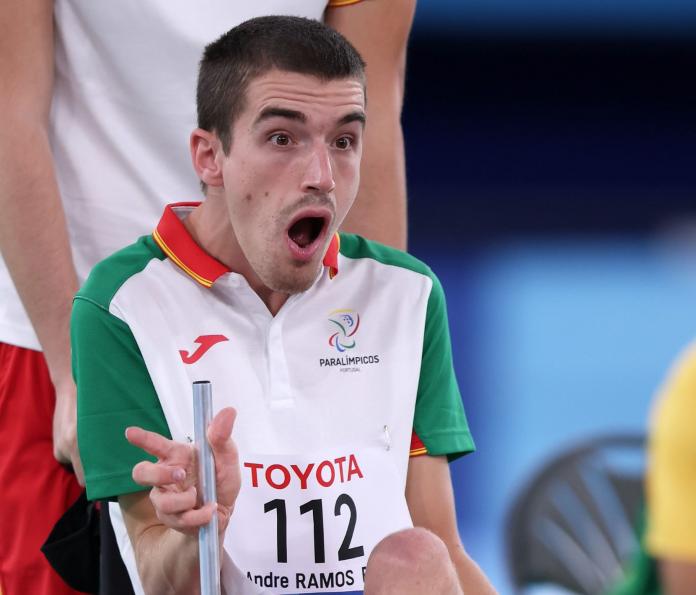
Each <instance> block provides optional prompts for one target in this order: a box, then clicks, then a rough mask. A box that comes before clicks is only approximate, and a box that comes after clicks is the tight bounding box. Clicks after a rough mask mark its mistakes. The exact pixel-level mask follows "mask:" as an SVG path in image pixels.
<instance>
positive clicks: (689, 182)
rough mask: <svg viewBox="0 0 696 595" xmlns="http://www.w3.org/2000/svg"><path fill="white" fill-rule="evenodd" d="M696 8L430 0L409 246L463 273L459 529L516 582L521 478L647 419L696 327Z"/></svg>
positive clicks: (414, 74)
mask: <svg viewBox="0 0 696 595" xmlns="http://www.w3.org/2000/svg"><path fill="white" fill-rule="evenodd" d="M551 5H553V7H555V8H550V7H551ZM559 6H562V7H563V8H564V11H560V10H557V8H558V7H559ZM581 11H582V12H584V14H583V15H581V14H580V12H581ZM622 11H623V12H622ZM657 12H659V13H661V14H660V15H657ZM627 15H628V17H629V18H627V19H624V17H626V16H627ZM650 15H653V16H655V15H657V16H655V18H653V16H650ZM441 18H447V19H449V22H450V24H452V26H451V27H445V28H444V29H443V28H442V27H441V26H440V25H438V26H437V27H435V26H433V24H434V23H435V22H436V21H437V20H438V19H441ZM592 19H595V20H594V21H593V20H592ZM530 23H532V24H533V25H534V27H533V28H530V26H528V25H530ZM592 23H594V24H592ZM598 23H599V26H598V27H597V26H595V25H597V24H598ZM622 23H623V24H624V25H627V26H626V27H623V28H622V27H621V26H619V25H621V24H622ZM633 23H640V28H636V29H635V30H633V33H635V35H633V34H631V35H626V33H631V32H630V31H629V30H628V29H629V28H630V27H629V26H632V24H633ZM679 23H682V24H687V23H688V24H689V27H690V30H689V31H688V32H686V33H685V29H683V30H681V31H680V32H677V29H678V28H679V27H678V25H679ZM694 23H696V3H692V2H690V3H689V4H688V5H687V4H686V3H678V2H659V3H658V2H630V3H629V2H628V0H625V1H621V2H619V1H617V2H613V3H609V2H599V1H597V2H594V1H593V2H580V1H579V0H578V1H574V2H571V1H570V0H568V1H566V2H562V3H558V2H551V0H548V1H544V0H536V1H531V2H526V3H525V2H503V1H502V0H489V1H487V2H479V1H478V0H475V1H473V2H454V1H452V2H445V1H444V0H439V1H430V2H421V3H419V8H418V13H417V22H416V27H415V34H414V36H413V40H412V44H411V47H410V54H409V56H410V59H409V67H408V77H407V99H406V109H405V113H404V126H405V130H406V140H407V159H408V176H409V196H410V215H411V227H410V246H411V250H412V252H414V253H415V254H416V255H417V256H420V257H422V258H423V259H424V260H426V261H427V262H428V263H429V264H431V266H432V267H433V269H434V270H435V272H436V273H437V274H438V275H439V276H440V278H441V279H442V281H443V285H444V287H445V291H446V292H447V296H448V302H449V312H450V322H451V329H452V339H453V349H454V356H455V366H456V369H457V375H458V378H459V381H460V386H461V389H462V394H463V398H464V401H465V406H466V409H467V413H468V416H469V421H470V424H471V427H472V431H473V432H474V437H475V439H476V442H477V446H478V451H477V452H476V453H475V454H474V455H472V456H470V457H466V458H464V459H463V460H460V461H458V462H456V463H455V464H453V466H452V472H453V475H454V480H455V488H456V494H457V506H458V516H459V523H460V530H461V533H462V536H463V539H464V542H465V545H466V546H467V548H468V549H469V551H470V552H471V553H472V554H473V556H474V557H475V558H476V559H477V560H478V561H479V562H480V563H481V565H482V566H483V568H484V570H485V571H486V572H487V573H488V574H489V576H491V578H492V579H493V581H494V583H495V585H496V586H497V587H498V588H499V590H500V592H501V593H503V594H505V593H509V592H510V585H509V583H508V582H507V576H506V573H505V565H504V556H503V538H502V529H503V518H504V514H505V511H506V509H507V507H508V506H509V504H510V500H511V498H512V497H513V495H514V494H515V492H516V490H518V489H519V487H520V484H521V482H523V481H524V480H525V479H526V478H527V477H528V476H529V474H530V473H531V472H532V470H534V469H535V468H537V467H538V466H539V465H540V464H542V463H543V462H544V461H545V460H546V459H547V458H548V457H551V456H553V455H554V454H556V453H557V452H559V450H560V449H562V448H564V447H565V446H567V445H569V444H571V443H573V442H575V441H576V440H582V439H585V438H587V437H589V436H592V435H595V434H597V433H600V432H604V431H609V430H620V429H621V430H623V429H632V430H640V429H643V428H645V427H646V424H647V419H648V412H649V408H650V403H651V400H652V398H653V395H654V393H655V391H656V389H657V387H658V385H659V383H660V382H661V380H662V379H663V377H664V375H665V373H666V371H667V369H668V367H669V364H670V362H671V361H672V360H673V359H674V358H675V357H676V355H677V354H678V353H679V351H680V350H681V349H682V348H683V347H684V346H685V345H686V344H687V343H688V342H689V341H690V340H691V339H692V338H696V308H694V303H696V299H695V298H696V167H694V147H696V112H695V106H696V101H694V98H696V83H695V82H694V78H693V76H691V74H692V73H693V65H694V64H696V37H694V36H693V31H696V27H694V26H693V24H694ZM586 25H587V26H586ZM484 26H485V27H488V29H485V27H484ZM480 27H483V28H480ZM670 27H672V28H671V29H670ZM477 28H478V29H477ZM484 29H485V31H484ZM599 30H602V31H603V35H602V36H601V38H598V37H597V36H596V35H594V34H595V33H596V32H597V31H599ZM480 31H484V35H478V32H480ZM542 33H544V34H542ZM545 33H549V34H548V35H545ZM677 33H679V34H677ZM687 33H688V34H687Z"/></svg>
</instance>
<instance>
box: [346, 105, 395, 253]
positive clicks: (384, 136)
mask: <svg viewBox="0 0 696 595" xmlns="http://www.w3.org/2000/svg"><path fill="white" fill-rule="evenodd" d="M379 108H380V109H374V110H372V112H369V111H368V118H369V119H370V125H369V126H368V127H367V128H366V130H365V132H366V134H365V143H364V151H363V160H362V169H361V172H360V176H361V177H360V190H359V192H358V197H357V199H356V201H355V204H354V205H353V207H352V208H351V210H350V211H349V213H348V216H347V217H346V220H345V222H344V224H343V229H345V230H346V231H349V232H353V233H359V234H360V235H363V236H365V237H366V238H369V239H371V240H376V241H378V242H382V243H384V244H387V245H390V246H394V247H395V248H399V249H402V250H404V249H406V240H407V232H406V217H407V213H406V174H405V158H404V138H403V133H402V130H401V124H400V121H399V118H398V115H397V114H398V113H399V111H398V110H390V109H384V110H383V111H382V110H381V108H382V105H381V104H380V106H379ZM368 109H369V108H368Z"/></svg>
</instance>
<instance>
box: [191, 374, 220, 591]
mask: <svg viewBox="0 0 696 595" xmlns="http://www.w3.org/2000/svg"><path fill="white" fill-rule="evenodd" d="M212 419H213V392H212V386H211V384H210V382H209V381H207V380H200V381H197V382H194V383H193V423H194V437H195V443H196V451H197V455H198V486H199V490H200V492H199V496H198V497H199V499H200V504H201V505H205V504H209V503H211V502H217V494H216V491H215V460H214V459H213V453H212V451H211V449H210V444H209V443H208V437H207V436H206V432H207V429H208V426H209V425H210V422H211V421H212ZM198 554H199V558H200V574H201V595H220V549H219V542H218V518H217V513H215V514H213V518H212V519H211V521H210V522H209V523H208V524H207V525H205V526H204V527H201V528H200V529H199V530H198Z"/></svg>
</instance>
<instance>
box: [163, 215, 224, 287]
mask: <svg viewBox="0 0 696 595" xmlns="http://www.w3.org/2000/svg"><path fill="white" fill-rule="evenodd" d="M200 204H201V203H200V202H179V203H174V204H171V205H167V206H166V207H165V208H164V213H163V214H162V218H161V219H160V222H159V223H158V224H157V229H155V231H154V232H153V234H152V236H153V237H154V239H155V241H156V242H157V244H158V245H159V247H160V248H162V250H163V251H164V253H165V254H166V255H167V256H168V257H169V258H171V260H172V261H173V262H174V263H175V264H176V265H178V266H179V268H181V269H182V270H183V271H184V272H185V273H186V274H187V275H189V276H190V277H192V278H193V279H195V280H196V281H197V282H198V283H200V284H201V285H204V286H205V287H210V286H211V285H212V284H213V283H215V281H216V280H217V279H218V278H219V277H220V276H222V275H224V274H225V273H229V272H230V269H229V268H227V267H226V266H225V265H224V264H222V263H221V262H220V261H219V260H216V259H215V258H213V257H212V256H210V254H208V253H207V252H206V251H205V250H203V248H201V247H200V246H199V245H198V244H196V242H195V241H194V239H193V238H192V237H191V235H190V234H189V232H188V230H187V229H186V227H185V226H184V224H183V223H182V221H181V219H180V218H179V214H178V213H177V211H178V212H179V213H181V212H182V211H184V212H186V213H188V212H190V211H191V210H192V209H194V208H195V207H197V206H198V205H200Z"/></svg>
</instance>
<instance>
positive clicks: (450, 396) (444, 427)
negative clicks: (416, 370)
mask: <svg viewBox="0 0 696 595" xmlns="http://www.w3.org/2000/svg"><path fill="white" fill-rule="evenodd" d="M431 278H432V280H433V286H432V290H431V292H430V297H429V299H428V309H427V313H426V319H425V334H424V337H423V355H422V359H421V371H420V379H419V382H418V393H417V397H416V411H415V416H414V421H413V427H414V429H415V431H416V434H417V435H418V437H419V438H420V439H421V441H422V442H423V444H424V445H425V448H426V449H427V451H428V454H430V455H447V457H448V458H449V460H450V461H451V460H454V459H456V458H457V457H460V456H462V455H464V454H467V453H469V452H472V451H473V450H474V449H475V446H474V441H473V438H472V437H471V432H470V431H469V425H468V424H467V421H466V415H465V414H464V406H463V405H462V398H461V395H460V394H459V387H458V386H457V379H456V377H455V375H454V366H453V364H452V347H451V344H450V335H449V325H448V322H447V306H446V304H445V294H444V292H443V291H442V285H440V281H439V280H438V279H437V277H436V276H435V275H434V274H432V273H431Z"/></svg>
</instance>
